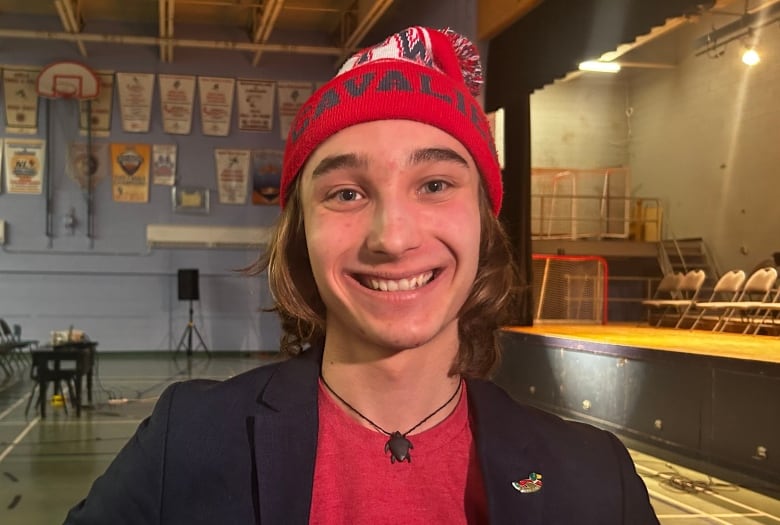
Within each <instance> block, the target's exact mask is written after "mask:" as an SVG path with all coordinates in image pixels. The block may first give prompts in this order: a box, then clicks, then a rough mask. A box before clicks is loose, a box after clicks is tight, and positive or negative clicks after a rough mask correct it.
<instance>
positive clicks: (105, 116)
mask: <svg viewBox="0 0 780 525" xmlns="http://www.w3.org/2000/svg"><path fill="white" fill-rule="evenodd" d="M97 77H98V81H99V82H100V93H98V97H97V98H95V99H92V100H91V101H90V104H91V105H92V107H91V108H90V111H89V112H87V102H86V101H84V100H82V101H79V109H80V110H81V117H80V119H79V129H80V130H81V134H82V135H86V134H87V118H89V117H88V113H91V115H92V127H91V129H90V132H91V133H92V135H93V136H95V137H108V136H109V135H110V134H111V111H112V109H113V103H114V73H97Z"/></svg>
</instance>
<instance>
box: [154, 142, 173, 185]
mask: <svg viewBox="0 0 780 525" xmlns="http://www.w3.org/2000/svg"><path fill="white" fill-rule="evenodd" d="M152 182H153V183H154V184H162V185H164V186H173V185H174V184H175V183H176V144H155V145H153V146H152Z"/></svg>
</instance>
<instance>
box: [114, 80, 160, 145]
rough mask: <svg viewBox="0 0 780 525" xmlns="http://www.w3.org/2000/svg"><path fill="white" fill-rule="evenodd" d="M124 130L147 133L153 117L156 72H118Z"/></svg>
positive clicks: (117, 81) (118, 88) (118, 89)
mask: <svg viewBox="0 0 780 525" xmlns="http://www.w3.org/2000/svg"><path fill="white" fill-rule="evenodd" d="M116 83H117V91H118V92H119V108H120V115H121V116H122V131H127V132H130V133H147V132H148V131H149V121H150V120H151V117H152V96H153V92H154V73H117V74H116Z"/></svg>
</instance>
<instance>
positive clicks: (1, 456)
mask: <svg viewBox="0 0 780 525" xmlns="http://www.w3.org/2000/svg"><path fill="white" fill-rule="evenodd" d="M40 420H41V418H40V417H39V416H36V417H35V419H33V420H32V421H30V423H28V425H27V426H26V427H25V428H24V430H22V431H21V432H20V433H19V435H18V436H16V437H15V438H14V440H13V441H12V442H11V444H10V445H8V446H7V447H5V450H3V452H1V453H0V462H2V461H3V460H4V459H5V458H6V456H8V454H10V453H11V451H12V450H13V449H14V447H16V445H18V444H19V443H21V442H22V440H23V439H24V436H26V435H27V433H28V432H30V430H32V429H33V427H35V425H37V424H38V422H39V421H40Z"/></svg>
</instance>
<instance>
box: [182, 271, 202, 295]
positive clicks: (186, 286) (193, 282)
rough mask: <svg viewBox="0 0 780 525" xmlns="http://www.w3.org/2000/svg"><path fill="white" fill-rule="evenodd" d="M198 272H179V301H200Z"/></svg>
mask: <svg viewBox="0 0 780 525" xmlns="http://www.w3.org/2000/svg"><path fill="white" fill-rule="evenodd" d="M199 299H200V292H199V290H198V270H179V301H198V300H199Z"/></svg>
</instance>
